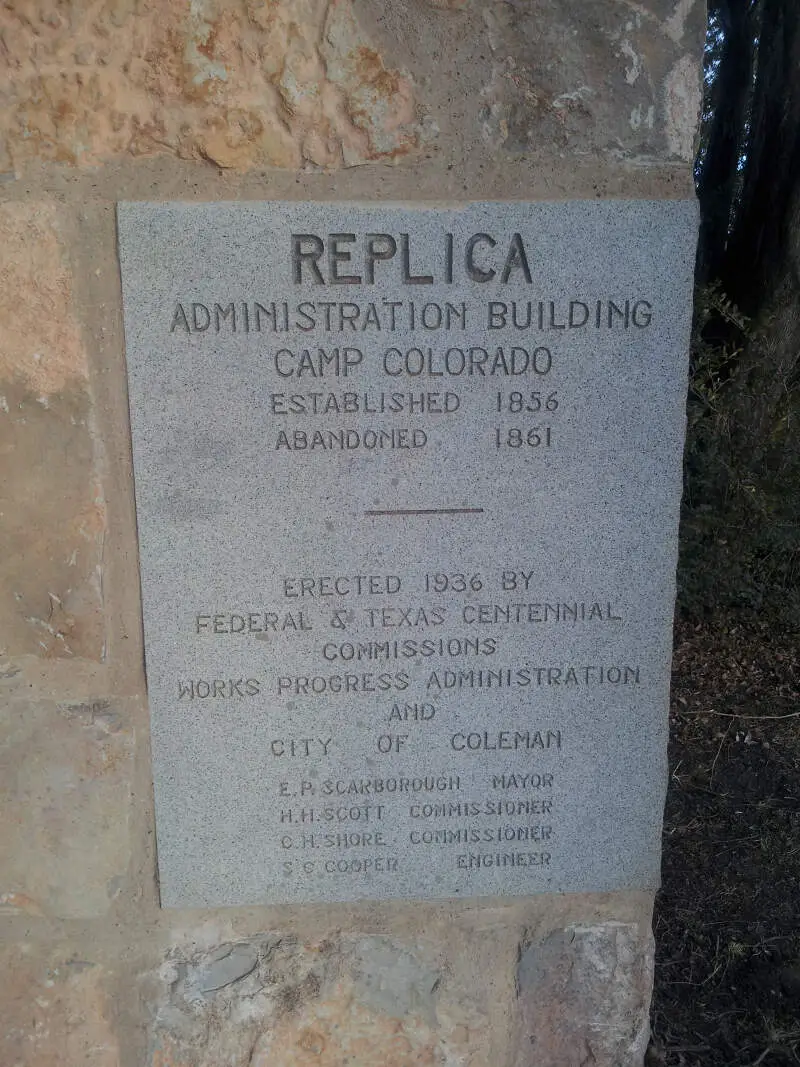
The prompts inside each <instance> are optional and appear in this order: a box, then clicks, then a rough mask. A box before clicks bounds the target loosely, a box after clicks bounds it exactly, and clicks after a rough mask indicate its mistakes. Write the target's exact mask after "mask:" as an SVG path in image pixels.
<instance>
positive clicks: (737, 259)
mask: <svg viewBox="0 0 800 1067" xmlns="http://www.w3.org/2000/svg"><path fill="white" fill-rule="evenodd" d="M733 2H736V0H733ZM739 2H740V4H741V0H739ZM753 14H754V15H755V16H756V21H755V25H753V27H752V30H753V31H754V41H755V42H756V43H755V46H753V43H752V42H751V51H752V52H753V54H754V63H753V64H751V65H752V67H753V68H754V78H753V87H752V97H751V102H750V106H749V108H748V111H749V115H748V122H747V127H748V128H747V131H746V133H747V139H746V162H745V165H744V169H743V173H742V176H741V191H740V194H739V198H738V204H736V207H735V211H734V213H733V215H732V221H733V225H732V227H731V230H730V235H729V238H728V243H727V249H726V254H725V258H724V261H723V264H722V267H721V270H720V272H719V276H720V277H721V279H722V282H723V286H724V288H725V290H726V292H727V293H728V295H729V296H730V297H731V298H732V299H733V300H734V302H735V303H737V304H738V305H739V307H740V308H741V309H742V310H743V311H745V312H746V313H748V314H751V315H757V314H758V312H759V310H760V309H761V308H762V307H763V306H764V304H770V303H771V299H770V296H771V293H772V291H773V289H774V286H775V283H776V282H777V283H779V280H780V279H782V277H783V275H784V273H785V270H786V267H787V265H788V264H787V262H786V261H787V259H788V260H794V259H795V257H794V255H793V251H792V249H791V248H790V247H789V245H790V244H791V242H790V240H789V237H790V235H789V232H788V228H789V225H790V223H794V222H795V221H796V220H795V218H794V215H793V212H794V199H795V193H796V190H797V188H798V186H800V4H798V0H759V3H758V4H757V5H755V6H754V8H753Z"/></svg>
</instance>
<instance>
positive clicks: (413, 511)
mask: <svg viewBox="0 0 800 1067" xmlns="http://www.w3.org/2000/svg"><path fill="white" fill-rule="evenodd" d="M364 514H365V515H482V514H483V508H384V509H380V510H376V511H365V512H364Z"/></svg>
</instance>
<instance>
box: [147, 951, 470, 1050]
mask: <svg viewBox="0 0 800 1067" xmlns="http://www.w3.org/2000/svg"><path fill="white" fill-rule="evenodd" d="M156 988H157V989H158V993H157V1000H156V1003H155V1004H154V1009H153V1010H154V1021H153V1025H152V1035H151V1051H150V1056H149V1060H148V1067H277V1065H283V1064H287V1065H288V1064H291V1065H292V1067H338V1065H340V1064H342V1063H350V1064H352V1065H353V1067H374V1065H375V1064H382V1065H386V1067H425V1065H429V1067H433V1065H437V1067H440V1065H441V1067H462V1065H464V1067H466V1065H468V1064H483V1063H485V1062H488V1058H487V1051H486V1031H487V1025H486V1023H487V1020H486V1017H485V1016H484V1015H483V1014H481V1012H480V1010H478V1009H475V1008H473V1011H472V1013H471V1015H470V1016H469V1018H465V1017H464V1011H465V1008H466V1001H465V999H464V998H463V996H455V995H454V993H453V992H451V991H450V989H449V987H448V985H447V983H446V981H445V975H444V970H443V967H442V963H441V961H439V960H437V959H436V958H434V957H433V956H432V954H431V952H430V949H426V948H422V947H420V946H419V945H406V944H397V943H395V942H394V941H392V940H391V939H389V938H383V937H362V938H358V937H352V938H347V937H332V938H328V939H325V940H324V941H319V942H309V943H303V942H301V941H299V940H298V939H297V938H296V937H294V936H281V935H279V934H263V935H260V936H256V937H252V938H248V939H246V940H241V941H238V942H227V943H225V942H223V943H221V944H216V945H208V944H194V945H188V946H187V945H185V946H183V947H180V948H176V949H174V950H173V951H172V952H171V953H170V954H169V956H168V958H167V959H166V960H165V962H164V965H163V967H162V968H161V971H160V974H159V976H158V980H157V983H156Z"/></svg>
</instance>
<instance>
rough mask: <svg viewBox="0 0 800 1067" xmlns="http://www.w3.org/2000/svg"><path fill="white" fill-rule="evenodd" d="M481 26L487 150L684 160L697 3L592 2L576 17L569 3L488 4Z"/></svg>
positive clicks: (692, 101) (692, 117) (695, 106)
mask: <svg viewBox="0 0 800 1067" xmlns="http://www.w3.org/2000/svg"><path fill="white" fill-rule="evenodd" d="M484 18H485V20H486V25H487V29H488V37H489V45H490V48H491V51H492V58H493V67H492V77H491V81H490V82H489V84H488V85H487V86H486V88H485V90H484V93H483V97H484V102H485V113H484V114H485V120H484V121H485V125H484V129H485V135H486V138H487V140H488V141H489V142H490V143H491V144H493V145H495V146H497V147H499V146H502V147H503V148H504V149H505V150H507V151H509V152H511V153H520V152H524V153H527V152H530V151H534V152H540V151H544V152H552V151H553V149H554V148H556V147H558V148H560V149H561V150H562V151H565V152H569V151H572V152H576V153H578V154H584V153H586V152H589V153H591V154H592V155H603V154H611V155H617V156H619V157H625V156H629V157H641V158H650V159H653V158H657V157H663V158H669V157H670V156H673V157H677V158H679V159H682V160H685V161H689V160H690V159H691V158H692V142H693V131H694V126H695V121H696V116H697V113H698V110H699V106H700V76H699V68H698V64H697V59H696V54H695V51H694V49H695V44H696V41H697V39H698V36H699V33H698V32H697V31H699V30H700V27H701V24H702V20H703V18H704V5H703V4H701V3H699V0H682V2H681V3H679V4H678V5H677V7H676V6H675V5H674V4H673V3H672V2H671V0H669V2H667V0H663V2H662V0H650V3H649V4H648V3H642V4H638V3H637V4H634V3H619V2H617V0H595V2H594V3H592V4H591V5H590V6H588V7H585V8H583V9H579V8H576V6H575V4H574V3H571V2H570V0H541V2H540V3H537V4H535V5H532V4H493V5H491V6H487V7H486V9H485V13H484ZM687 23H688V24H689V25H690V26H691V32H689V30H688V29H687ZM687 41H690V42H691V44H690V45H688V46H687V43H686V42H687ZM689 49H691V51H689ZM554 56H557V57H558V61H557V62H554V61H553V57H554Z"/></svg>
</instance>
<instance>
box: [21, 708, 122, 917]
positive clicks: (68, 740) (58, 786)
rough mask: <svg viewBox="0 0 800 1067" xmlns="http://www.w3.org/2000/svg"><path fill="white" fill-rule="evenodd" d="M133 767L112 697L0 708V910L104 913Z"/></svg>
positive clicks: (116, 874) (117, 877) (116, 884)
mask: <svg viewBox="0 0 800 1067" xmlns="http://www.w3.org/2000/svg"><path fill="white" fill-rule="evenodd" d="M132 769H133V735H132V731H131V729H130V727H129V726H128V724H127V722H126V715H125V711H124V709H123V708H122V707H121V706H120V705H119V704H110V703H109V702H107V701H96V702H95V703H93V704H62V705H58V704H50V703H48V704H34V703H22V702H18V703H11V704H6V705H5V706H3V707H0V809H2V811H3V819H2V821H1V822H0V913H2V912H5V913H11V914H19V913H25V914H46V915H55V916H61V917H66V918H86V917H93V916H97V915H102V914H104V913H105V912H107V911H108V909H109V907H110V904H111V902H112V900H113V898H114V897H115V896H116V894H117V893H118V892H119V890H120V888H121V886H122V883H123V879H124V877H125V874H126V871H127V868H128V863H129V854H130V837H129V832H128V819H129V813H130V804H131V798H130V791H131V786H130V781H131V774H132Z"/></svg>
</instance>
